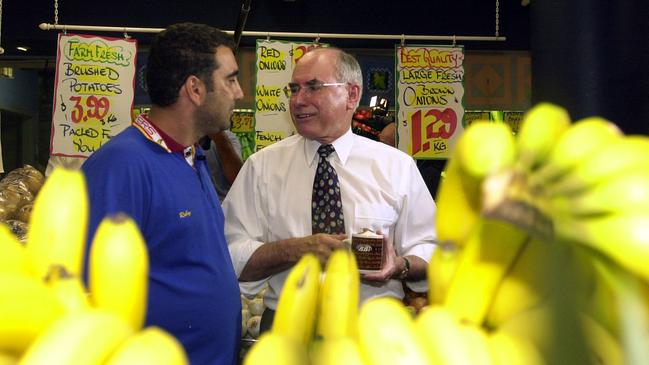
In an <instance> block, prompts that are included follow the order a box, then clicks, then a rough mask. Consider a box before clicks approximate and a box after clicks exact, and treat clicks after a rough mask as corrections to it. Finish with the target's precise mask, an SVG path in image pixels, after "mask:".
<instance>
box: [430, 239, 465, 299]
mask: <svg viewBox="0 0 649 365" xmlns="http://www.w3.org/2000/svg"><path fill="white" fill-rule="evenodd" d="M461 255H462V248H460V247H459V246H457V245H451V244H447V243H440V244H439V245H438V246H437V248H436V249H435V251H434V252H433V256H432V257H431V258H430V262H429V263H428V268H427V278H428V301H429V302H430V303H431V304H442V303H444V300H445V298H446V293H447V292H448V287H449V285H450V284H451V281H452V280H453V275H454V274H455V270H456V269H457V266H458V264H459V262H460V256H461Z"/></svg>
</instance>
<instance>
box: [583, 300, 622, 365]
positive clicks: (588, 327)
mask: <svg viewBox="0 0 649 365" xmlns="http://www.w3.org/2000/svg"><path fill="white" fill-rule="evenodd" d="M580 319H581V325H582V331H583V335H584V336H585V340H586V346H587V347H588V350H589V351H590V354H591V356H592V363H593V364H606V365H622V364H625V363H626V362H625V359H624V352H623V350H622V346H621V344H620V343H619V342H618V340H617V339H616V338H615V337H614V336H613V335H612V334H611V333H610V332H608V331H607V330H606V329H605V328H604V327H603V326H602V325H601V324H600V323H599V322H597V321H596V320H594V319H593V318H592V317H590V316H589V315H587V314H584V313H581V314H580Z"/></svg>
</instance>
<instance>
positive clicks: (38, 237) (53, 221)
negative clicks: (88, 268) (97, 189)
mask: <svg viewBox="0 0 649 365" xmlns="http://www.w3.org/2000/svg"><path fill="white" fill-rule="evenodd" d="M87 225H88V194H87V190H86V180H85V177H84V176H83V173H82V172H81V171H79V170H66V169H64V168H56V169H55V170H54V172H52V174H51V175H50V176H49V177H48V178H47V180H46V181H45V184H44V185H43V187H42V188H41V190H40V192H39V193H38V196H37V197H36V200H35V201H34V208H33V210H32V214H31V218H30V220H29V231H28V232H27V256H28V259H29V261H30V266H31V269H32V271H33V273H34V274H35V275H36V276H37V277H40V278H43V277H45V275H47V273H48V271H49V267H50V265H62V266H64V267H65V268H66V270H67V271H68V272H69V273H70V274H72V275H75V276H80V275H81V274H82V266H83V255H84V252H85V244H86V233H87Z"/></svg>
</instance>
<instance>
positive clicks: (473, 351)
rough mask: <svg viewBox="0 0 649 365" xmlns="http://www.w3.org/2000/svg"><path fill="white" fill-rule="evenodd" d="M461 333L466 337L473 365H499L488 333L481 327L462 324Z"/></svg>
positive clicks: (467, 348) (467, 349) (465, 340)
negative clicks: (492, 350) (491, 347)
mask: <svg viewBox="0 0 649 365" xmlns="http://www.w3.org/2000/svg"><path fill="white" fill-rule="evenodd" d="M460 332H461V333H462V335H463V337H464V342H465V344H466V351H467V354H468V357H469V359H470V364H471V365H498V364H497V363H496V362H495V360H494V358H493V356H492V354H491V350H490V348H489V338H488V336H487V333H486V332H485V331H484V330H483V329H482V328H481V327H479V326H475V325H471V324H468V323H467V324H462V325H460ZM525 365H527V364H525Z"/></svg>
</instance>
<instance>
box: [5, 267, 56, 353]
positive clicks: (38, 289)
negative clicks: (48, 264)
mask: <svg viewBox="0 0 649 365" xmlns="http://www.w3.org/2000/svg"><path fill="white" fill-rule="evenodd" d="M64 313H65V309H64V308H63V305H62V304H61V303H60V302H59V300H58V299H57V298H56V296H55V295H54V293H53V292H52V291H51V290H50V289H49V288H48V287H46V286H45V284H43V283H42V282H41V281H40V280H38V279H35V278H33V277H30V276H25V275H17V274H5V273H3V274H0V350H1V351H11V352H15V353H21V352H22V351H24V350H25V349H26V348H27V347H28V346H29V345H30V344H31V343H32V342H33V341H34V339H35V338H36V337H37V336H38V334H39V333H41V332H42V331H43V330H44V329H46V328H47V327H48V326H49V325H50V324H52V322H54V321H55V320H56V319H58V318H59V317H61V316H63V314H64Z"/></svg>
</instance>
